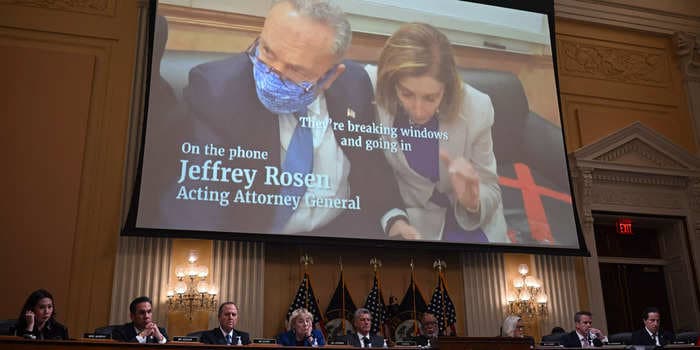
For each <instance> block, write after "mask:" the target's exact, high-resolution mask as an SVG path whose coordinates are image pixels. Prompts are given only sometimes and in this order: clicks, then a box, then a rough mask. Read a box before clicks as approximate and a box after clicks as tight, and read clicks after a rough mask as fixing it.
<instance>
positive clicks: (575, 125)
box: [556, 18, 696, 153]
mask: <svg viewBox="0 0 700 350" xmlns="http://www.w3.org/2000/svg"><path fill="white" fill-rule="evenodd" d="M556 24H557V26H556V30H557V52H558V68H559V72H558V73H559V83H560V92H561V101H562V113H563V120H564V132H565V135H566V143H567V148H568V150H569V151H573V150H576V149H578V148H580V147H581V146H584V145H587V144H590V143H592V142H594V141H596V140H598V139H600V138H602V137H603V136H605V135H608V134H610V133H612V132H614V131H616V130H619V129H621V128H623V127H625V126H627V125H629V124H631V123H632V122H634V121H641V122H642V123H644V124H645V125H647V126H649V127H651V128H653V129H654V130H656V131H658V132H660V133H661V134H663V135H664V136H666V137H668V138H669V139H670V140H672V141H673V142H675V143H677V144H678V145H680V146H682V147H684V148H685V149H687V150H688V151H690V152H691V153H695V150H696V145H695V140H694V135H693V125H692V120H691V117H690V112H689V110H688V102H687V96H686V92H685V91H684V89H683V84H682V76H681V72H680V70H679V67H678V60H677V57H676V55H675V50H674V49H673V45H672V41H671V37H670V36H664V35H658V34H650V33H642V32H637V31H632V30H620V29H617V28H609V27H606V26H601V25H592V24H585V23H581V22H577V21H572V20H565V19H560V18H558V19H557V22H556Z"/></svg>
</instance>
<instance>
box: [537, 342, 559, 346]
mask: <svg viewBox="0 0 700 350" xmlns="http://www.w3.org/2000/svg"><path fill="white" fill-rule="evenodd" d="M540 345H542V346H559V342H558V341H543V342H540Z"/></svg>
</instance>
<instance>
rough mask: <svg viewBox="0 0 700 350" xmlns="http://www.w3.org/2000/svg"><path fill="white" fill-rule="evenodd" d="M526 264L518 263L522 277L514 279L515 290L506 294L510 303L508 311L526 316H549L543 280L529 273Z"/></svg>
mask: <svg viewBox="0 0 700 350" xmlns="http://www.w3.org/2000/svg"><path fill="white" fill-rule="evenodd" d="M528 271H529V268H528V267H527V265H526V264H520V265H518V273H519V274H520V277H517V278H515V279H514V280H513V288H514V289H515V292H512V291H511V292H509V293H508V294H507V295H506V302H507V303H508V306H507V309H506V313H507V314H509V315H519V316H520V317H524V318H533V317H545V316H547V294H546V293H545V292H544V290H543V288H542V281H541V280H539V279H538V278H537V277H534V276H530V275H528V274H527V273H528Z"/></svg>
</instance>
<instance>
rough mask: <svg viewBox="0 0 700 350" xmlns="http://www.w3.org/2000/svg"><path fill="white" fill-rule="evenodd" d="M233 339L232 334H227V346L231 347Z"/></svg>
mask: <svg viewBox="0 0 700 350" xmlns="http://www.w3.org/2000/svg"><path fill="white" fill-rule="evenodd" d="M231 343H232V338H231V335H230V334H226V345H231Z"/></svg>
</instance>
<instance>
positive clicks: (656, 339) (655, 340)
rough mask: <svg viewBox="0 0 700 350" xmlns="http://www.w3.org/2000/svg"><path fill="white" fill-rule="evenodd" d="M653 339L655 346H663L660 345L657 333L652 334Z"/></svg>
mask: <svg viewBox="0 0 700 350" xmlns="http://www.w3.org/2000/svg"><path fill="white" fill-rule="evenodd" d="M651 338H652V339H653V340H654V344H655V345H659V346H660V345H661V344H659V336H658V335H656V333H654V334H652V335H651Z"/></svg>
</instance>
